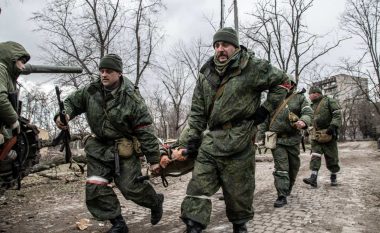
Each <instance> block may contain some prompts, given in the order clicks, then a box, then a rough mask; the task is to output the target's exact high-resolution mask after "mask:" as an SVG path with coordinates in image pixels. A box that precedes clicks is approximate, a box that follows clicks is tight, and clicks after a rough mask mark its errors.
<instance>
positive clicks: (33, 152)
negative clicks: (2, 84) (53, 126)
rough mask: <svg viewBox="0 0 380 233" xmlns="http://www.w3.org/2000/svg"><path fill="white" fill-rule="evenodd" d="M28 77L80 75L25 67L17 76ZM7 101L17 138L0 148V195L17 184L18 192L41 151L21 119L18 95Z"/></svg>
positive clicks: (32, 128)
mask: <svg viewBox="0 0 380 233" xmlns="http://www.w3.org/2000/svg"><path fill="white" fill-rule="evenodd" d="M31 73H82V68H80V67H66V66H46V65H31V64H26V65H25V69H24V70H23V71H22V72H21V74H22V75H28V74H31ZM19 85H20V86H21V84H19ZM21 87H22V86H21ZM8 99H9V101H10V102H11V104H12V106H13V108H14V109H15V111H16V112H17V115H18V117H19V120H18V121H19V123H20V130H21V132H20V134H18V135H16V134H15V133H14V132H12V133H13V137H12V138H11V139H9V140H7V141H5V142H4V143H3V144H2V145H0V195H1V190H2V188H5V189H9V188H11V187H13V186H14V185H16V184H17V189H20V184H21V179H22V178H23V177H25V176H27V175H28V174H29V172H30V171H31V167H32V166H33V165H34V164H37V163H38V162H39V158H40V156H39V152H38V150H39V149H40V148H41V142H40V139H39V138H38V133H39V131H38V129H37V127H36V126H35V125H32V124H30V121H29V120H28V119H26V118H24V117H22V116H21V106H22V102H21V101H20V100H19V98H18V91H16V92H14V93H9V94H8ZM69 153H70V152H69ZM69 155H70V154H69ZM16 182H17V183H16Z"/></svg>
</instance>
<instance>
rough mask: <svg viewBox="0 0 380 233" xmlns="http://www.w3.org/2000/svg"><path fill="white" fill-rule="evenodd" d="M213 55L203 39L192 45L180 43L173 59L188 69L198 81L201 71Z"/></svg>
mask: <svg viewBox="0 0 380 233" xmlns="http://www.w3.org/2000/svg"><path fill="white" fill-rule="evenodd" d="M211 55H212V51H211V47H210V45H209V44H206V43H204V42H203V41H202V38H198V39H196V40H194V42H193V44H191V45H185V44H184V42H183V41H180V42H178V44H177V46H175V47H174V49H173V52H172V57H173V58H174V59H175V60H177V61H180V62H181V63H183V64H184V65H185V66H186V67H187V70H189V71H190V72H191V76H192V77H193V78H194V80H197V79H198V74H199V71H200V70H201V68H202V66H203V64H204V63H205V62H206V61H207V59H208V58H209V57H210V56H211Z"/></svg>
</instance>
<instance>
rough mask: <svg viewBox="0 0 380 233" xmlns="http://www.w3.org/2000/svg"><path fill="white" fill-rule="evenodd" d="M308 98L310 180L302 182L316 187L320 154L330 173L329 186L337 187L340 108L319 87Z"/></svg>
mask: <svg viewBox="0 0 380 233" xmlns="http://www.w3.org/2000/svg"><path fill="white" fill-rule="evenodd" d="M309 98H310V100H311V101H312V104H311V107H312V108H313V110H314V119H313V129H312V130H311V131H310V138H311V150H312V153H311V160H310V170H311V176H310V178H305V179H303V182H305V183H306V184H309V185H311V186H312V187H317V177H318V171H319V168H320V167H321V157H322V154H323V155H324V156H325V160H326V166H327V169H329V171H330V172H331V175H330V180H331V185H332V186H336V185H337V176H336V173H337V172H339V170H340V167H339V158H338V145H337V138H338V129H339V127H340V126H341V124H342V115H341V108H340V106H339V104H338V102H337V101H336V100H334V99H333V98H330V97H328V96H324V95H322V90H321V89H320V88H319V87H316V86H314V87H311V88H310V90H309Z"/></svg>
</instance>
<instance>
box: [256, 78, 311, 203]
mask: <svg viewBox="0 0 380 233" xmlns="http://www.w3.org/2000/svg"><path fill="white" fill-rule="evenodd" d="M289 80H290V81H291V89H290V91H289V93H288V95H287V98H286V99H285V100H284V102H283V104H281V105H280V106H279V107H278V109H276V111H275V113H274V114H271V116H270V117H268V118H267V120H266V121H265V122H264V123H262V124H261V125H259V134H258V140H264V137H265V131H268V130H269V131H270V132H275V133H276V134H277V140H276V142H275V143H276V147H275V148H274V149H272V155H273V161H274V169H275V170H274V172H273V177H274V186H275V187H276V190H277V200H276V201H275V202H274V207H283V206H284V205H286V204H287V200H286V197H287V196H289V195H290V193H291V191H292V188H293V185H294V183H295V181H296V177H297V174H298V171H299V168H300V165H301V162H300V157H299V155H300V143H301V133H300V130H301V129H306V128H307V127H308V126H309V125H310V124H311V121H312V117H313V110H312V109H311V107H310V104H309V102H308V101H307V100H306V98H305V96H304V93H305V89H303V90H302V91H300V92H297V83H296V82H295V80H294V78H293V77H292V76H290V77H289Z"/></svg>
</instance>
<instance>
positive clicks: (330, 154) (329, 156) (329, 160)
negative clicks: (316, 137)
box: [310, 139, 340, 173]
mask: <svg viewBox="0 0 380 233" xmlns="http://www.w3.org/2000/svg"><path fill="white" fill-rule="evenodd" d="M311 151H312V153H311V160H310V170H312V171H319V169H320V168H321V162H322V155H324V156H325V160H326V167H327V169H328V170H329V171H330V172H332V173H336V172H339V170H340V167H339V157H338V144H337V141H336V140H334V139H333V140H332V141H331V142H328V143H317V142H316V141H311Z"/></svg>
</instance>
